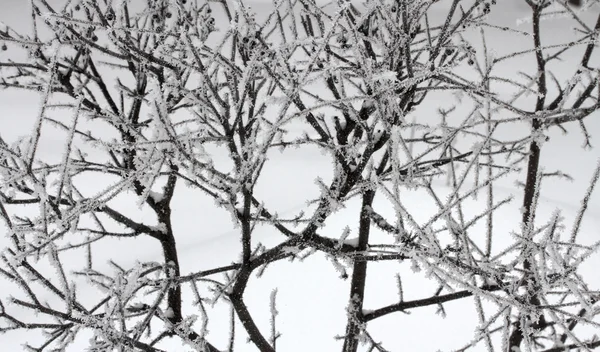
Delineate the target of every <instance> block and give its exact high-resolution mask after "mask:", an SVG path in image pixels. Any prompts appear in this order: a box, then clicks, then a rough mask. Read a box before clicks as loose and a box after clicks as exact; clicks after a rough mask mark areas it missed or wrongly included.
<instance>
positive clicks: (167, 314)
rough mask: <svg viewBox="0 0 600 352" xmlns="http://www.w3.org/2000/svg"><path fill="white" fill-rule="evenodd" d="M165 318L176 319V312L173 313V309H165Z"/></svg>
mask: <svg viewBox="0 0 600 352" xmlns="http://www.w3.org/2000/svg"><path fill="white" fill-rule="evenodd" d="M163 314H164V316H165V318H169V319H172V318H175V312H173V309H172V308H171V307H169V308H167V309H165V311H164V312H163Z"/></svg>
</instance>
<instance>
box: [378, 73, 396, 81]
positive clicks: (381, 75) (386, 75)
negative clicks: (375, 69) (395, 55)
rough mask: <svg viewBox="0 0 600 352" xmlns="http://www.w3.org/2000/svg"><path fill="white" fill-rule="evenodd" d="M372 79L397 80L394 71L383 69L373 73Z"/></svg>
mask: <svg viewBox="0 0 600 352" xmlns="http://www.w3.org/2000/svg"><path fill="white" fill-rule="evenodd" d="M373 80H374V81H397V80H398V77H397V75H396V72H394V71H384V72H379V73H378V74H376V75H373Z"/></svg>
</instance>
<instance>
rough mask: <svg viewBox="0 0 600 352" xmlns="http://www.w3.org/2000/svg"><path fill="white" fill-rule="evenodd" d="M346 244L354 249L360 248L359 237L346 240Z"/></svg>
mask: <svg viewBox="0 0 600 352" xmlns="http://www.w3.org/2000/svg"><path fill="white" fill-rule="evenodd" d="M344 244H347V245H350V246H352V247H358V237H353V238H349V239H347V240H344Z"/></svg>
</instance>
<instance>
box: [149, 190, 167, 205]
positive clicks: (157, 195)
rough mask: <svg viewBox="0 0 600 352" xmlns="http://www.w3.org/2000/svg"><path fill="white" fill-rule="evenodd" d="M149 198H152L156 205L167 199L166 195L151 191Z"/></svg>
mask: <svg viewBox="0 0 600 352" xmlns="http://www.w3.org/2000/svg"><path fill="white" fill-rule="evenodd" d="M148 197H150V198H152V200H153V201H154V202H155V203H160V202H162V200H163V199H164V198H165V195H164V194H163V193H162V192H155V191H150V193H148Z"/></svg>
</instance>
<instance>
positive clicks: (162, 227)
mask: <svg viewBox="0 0 600 352" xmlns="http://www.w3.org/2000/svg"><path fill="white" fill-rule="evenodd" d="M148 227H150V228H151V229H152V230H153V231H157V232H161V233H167V225H165V223H163V222H159V223H158V225H156V226H148Z"/></svg>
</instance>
